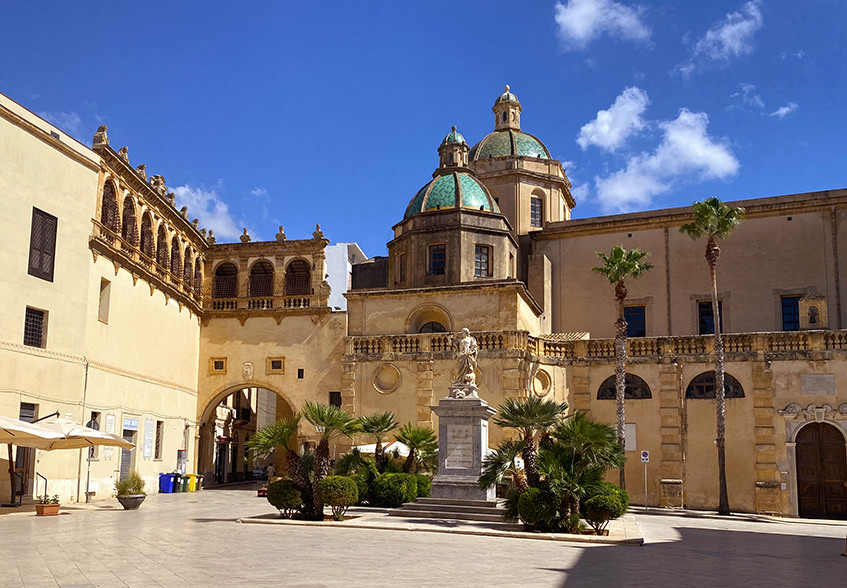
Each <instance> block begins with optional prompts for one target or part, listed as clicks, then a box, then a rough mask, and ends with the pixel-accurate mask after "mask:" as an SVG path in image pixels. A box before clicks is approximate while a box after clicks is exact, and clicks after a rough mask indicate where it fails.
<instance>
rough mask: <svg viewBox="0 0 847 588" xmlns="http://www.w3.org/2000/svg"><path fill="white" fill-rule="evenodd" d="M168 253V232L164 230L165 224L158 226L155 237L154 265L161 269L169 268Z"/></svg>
mask: <svg viewBox="0 0 847 588" xmlns="http://www.w3.org/2000/svg"><path fill="white" fill-rule="evenodd" d="M170 261H171V260H170V253H169V252H168V231H167V229H166V228H165V223H161V224H160V225H159V230H158V232H157V236H156V263H158V264H159V266H160V267H161V268H162V269H167V268H168V267H170Z"/></svg>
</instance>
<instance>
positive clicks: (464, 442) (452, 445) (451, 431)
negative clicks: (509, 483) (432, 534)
mask: <svg viewBox="0 0 847 588" xmlns="http://www.w3.org/2000/svg"><path fill="white" fill-rule="evenodd" d="M457 387H458V388H466V386H457ZM450 388H451V395H450V397H447V398H442V399H441V400H439V401H438V406H431V407H430V408H431V409H432V411H433V412H434V413H435V414H436V415H438V475H437V476H435V477H434V478H433V480H432V497H433V498H452V499H462V500H494V498H495V489H494V488H489V489H487V490H480V488H479V483H478V481H479V476H480V474H481V473H482V459H483V458H484V457H485V455H486V454H487V453H488V419H490V418H491V417H492V416H494V415H495V414H496V413H497V411H496V410H495V409H493V408H491V407H490V406H488V403H487V402H486V401H485V400H483V399H482V398H479V397H478V396H476V394H461V393H460V394H461V396H459V397H457V396H454V392H455V391H454V390H453V388H454V386H451V387H450ZM474 388H476V387H475V386H474Z"/></svg>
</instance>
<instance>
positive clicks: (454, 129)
mask: <svg viewBox="0 0 847 588" xmlns="http://www.w3.org/2000/svg"><path fill="white" fill-rule="evenodd" d="M453 132H454V133H455V132H456V125H453Z"/></svg>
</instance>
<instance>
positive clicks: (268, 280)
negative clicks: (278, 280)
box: [247, 258, 274, 298]
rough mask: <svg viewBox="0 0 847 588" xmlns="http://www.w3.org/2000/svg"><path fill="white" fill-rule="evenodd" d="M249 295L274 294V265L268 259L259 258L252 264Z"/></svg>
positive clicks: (248, 285) (248, 288)
mask: <svg viewBox="0 0 847 588" xmlns="http://www.w3.org/2000/svg"><path fill="white" fill-rule="evenodd" d="M248 275H249V281H248V284H247V296H249V297H251V298H255V297H258V296H273V295H274V266H273V263H271V262H270V261H268V260H267V259H264V258H263V259H258V260H256V261H255V262H253V264H252V265H251V266H250V270H249V274H248Z"/></svg>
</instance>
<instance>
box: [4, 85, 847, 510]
mask: <svg viewBox="0 0 847 588" xmlns="http://www.w3.org/2000/svg"><path fill="white" fill-rule="evenodd" d="M522 110H523V107H522V106H521V104H520V102H518V100H517V97H516V96H515V95H514V94H512V93H511V91H510V90H509V89H508V88H507V90H506V92H505V93H504V94H502V95H501V96H500V97H499V98H498V99H497V100H496V101H495V104H494V107H493V108H492V111H493V113H494V117H495V125H494V130H493V131H492V133H490V134H489V135H487V136H486V137H484V138H482V139H481V140H480V141H479V142H478V143H477V144H476V145H474V146H473V147H471V146H470V145H469V144H468V143H467V142H466V141H465V139H464V137H462V136H461V135H460V134H459V133H458V131H457V130H456V129H455V128H454V129H453V131H452V132H451V133H450V134H449V135H447V136H446V137H445V138H444V141H443V142H442V144H441V146H440V147H439V159H438V161H437V162H436V161H434V162H433V163H434V164H435V163H437V167H436V168H435V172H434V173H433V178H432V180H431V181H430V182H429V183H427V184H426V185H425V186H424V188H422V189H421V190H420V191H419V192H418V193H413V192H412V190H413V189H414V186H416V185H419V184H418V180H416V179H414V178H411V179H410V181H409V186H410V192H409V194H408V196H409V197H410V200H409V201H408V205H407V206H406V208H405V214H404V212H403V211H404V208H403V206H404V205H405V204H406V202H398V204H397V217H396V218H397V222H396V223H395V224H394V226H393V230H394V235H393V238H392V240H391V241H390V242H389V243H388V244H387V247H388V256H387V257H386V258H375V259H371V260H368V261H367V262H365V263H359V262H360V261H361V259H360V256H359V257H356V258H354V256H353V254H350V253H349V252H350V251H353V252H354V253H355V252H356V251H358V252H359V254H360V253H361V252H360V250H358V248H356V247H352V248H351V247H349V246H347V245H346V244H345V246H344V247H339V248H337V250H338V251H342V252H345V251H346V252H348V253H344V254H343V255H346V256H347V257H346V258H345V259H343V260H340V262H339V263H338V264H337V266H335V267H340V268H343V271H344V272H345V275H344V276H328V271H329V270H328V269H327V268H328V267H329V265H328V264H327V260H326V257H327V252H328V245H329V240H328V239H327V238H325V237H324V235H323V233H322V231H321V230H320V227H317V228H316V230H315V232H314V234H313V238H312V239H303V240H287V239H286V238H285V235H284V234H283V232H282V230H281V228H280V233H279V234H278V235H277V237H276V239H275V240H273V241H266V242H254V241H252V240H251V238H250V236H249V235H247V234H246V232H245V234H244V235H243V236H242V238H241V240H240V242H238V243H221V244H218V243H216V241H215V239H214V237H213V236H212V235H210V234H207V233H206V231H204V230H202V229H200V228H199V227H198V225H197V223H196V221H194V222H193V221H191V220H190V219H189V215H188V211H185V210H177V209H176V207H175V206H174V203H173V196H172V194H170V193H169V192H168V190H167V187H166V185H165V181H164V178H161V176H152V177H149V178H148V177H147V174H146V170H145V169H144V168H143V167H142V166H140V167H133V166H132V165H130V163H129V157H128V153H127V152H126V150H119V151H117V152H116V151H114V150H113V148H112V147H111V146H109V140H108V137H107V134H106V133H107V131H106V129H101V131H98V133H97V134H96V135H95V140H94V145H93V148H92V149H88V148H86V147H84V146H82V145H79V144H77V143H76V142H74V141H73V140H72V139H70V138H68V137H66V136H65V135H64V134H63V133H62V132H61V131H60V130H59V129H56V128H55V127H52V126H51V125H49V124H47V123H45V122H44V121H42V120H41V119H39V118H38V117H36V116H34V115H32V114H31V113H29V112H27V111H26V110H25V109H23V108H22V107H20V106H19V105H17V104H15V103H14V102H12V101H11V100H8V99H7V98H5V97H2V96H0V115H1V116H0V159H2V160H3V161H10V162H13V163H14V165H10V166H5V167H3V168H2V169H0V193H2V194H3V197H4V199H5V201H7V208H6V210H7V211H8V213H7V214H6V215H4V216H3V218H2V221H0V222H3V223H4V227H3V231H4V234H5V235H8V236H9V238H8V239H5V240H4V241H2V242H0V252H2V253H3V254H4V255H5V257H6V258H7V259H19V260H21V262H20V263H19V264H17V265H14V264H13V265H12V268H13V269H12V270H11V271H9V272H7V273H6V274H5V275H4V276H3V278H2V280H3V281H2V282H0V285H2V289H3V293H4V299H6V300H7V301H8V303H7V311H6V312H5V313H3V314H0V359H2V361H0V414H3V415H5V416H12V417H18V416H20V415H22V414H23V412H24V409H26V410H30V409H31V407H32V406H36V412H37V414H38V415H43V414H47V413H49V412H52V411H54V410H59V411H60V412H61V413H69V414H71V415H72V417H73V418H75V419H76V420H78V421H80V422H87V421H89V420H91V419H92V417H94V416H95V413H96V419H99V421H97V423H98V424H99V425H100V426H101V428H105V429H107V430H112V431H113V432H116V433H118V434H123V433H124V432H125V433H126V434H127V435H128V436H129V437H131V438H132V439H133V440H134V442H135V443H136V444H137V448H136V449H135V450H134V451H133V452H132V454H131V456H130V457H129V462H128V463H124V467H130V466H131V467H133V468H135V469H138V470H139V471H140V472H141V473H142V475H143V476H144V477H145V478H146V479H147V480H148V481H149V482H155V478H156V475H157V474H158V473H159V472H166V471H171V470H173V468H174V467H175V466H176V456H177V451H179V450H184V451H185V455H186V456H187V461H188V464H187V468H188V469H189V470H190V471H197V472H199V473H202V474H204V475H205V476H206V479H207V483H211V482H227V481H233V480H240V479H245V478H249V473H250V470H251V468H252V467H253V466H255V465H256V464H255V463H254V462H253V461H252V460H251V459H250V458H249V456H247V455H246V453H245V450H244V444H245V442H246V441H247V439H248V438H249V437H250V435H252V434H253V433H254V432H255V430H256V427H257V426H261V423H262V422H267V420H269V419H272V418H282V417H286V416H290V415H292V414H293V413H294V412H295V411H297V410H298V409H300V408H301V407H302V406H303V403H304V402H305V401H307V400H310V401H316V402H323V403H327V402H328V403H333V404H336V405H338V406H341V407H342V408H344V409H346V410H349V411H351V412H352V413H353V414H356V415H361V414H367V413H370V412H374V411H382V410H391V411H393V412H395V413H396V414H397V418H398V420H399V421H400V422H401V423H409V422H411V423H415V424H418V425H421V426H427V427H432V428H433V429H434V430H437V422H436V417H435V416H434V415H433V413H432V411H431V410H430V408H429V407H430V406H432V405H434V404H435V403H436V402H437V401H438V399H439V398H441V397H443V396H445V395H446V394H447V386H448V384H449V383H450V382H451V381H452V379H453V373H452V371H453V370H454V369H455V359H454V351H453V334H454V333H456V332H458V331H460V330H461V329H462V328H464V327H467V328H469V329H470V330H471V331H472V333H473V334H474V336H475V337H476V338H477V340H478V342H479V347H480V351H479V360H478V373H477V380H476V381H477V383H478V385H479V386H480V390H481V395H482V396H483V398H485V399H486V400H487V401H488V402H489V403H490V404H491V405H492V406H497V405H498V404H500V403H501V402H502V401H503V400H504V399H505V398H509V397H514V398H522V397H527V396H529V395H538V396H542V397H544V398H550V399H555V400H557V401H561V400H566V401H567V402H568V404H569V405H570V408H571V410H582V411H587V412H589V413H590V414H591V416H592V417H594V418H596V419H598V420H600V421H603V422H607V423H613V422H614V421H615V407H614V401H613V400H611V399H609V398H608V391H607V386H608V382H607V380H608V378H609V377H610V376H612V375H613V373H614V351H613V343H612V340H611V339H610V337H612V335H613V329H614V319H615V317H616V311H615V307H614V294H613V289H612V287H611V286H610V285H609V284H608V282H607V281H606V280H605V279H603V278H602V277H601V276H598V275H597V274H595V273H592V272H591V268H592V267H594V266H595V265H598V261H599V260H598V258H597V255H596V253H597V252H598V251H604V252H608V251H609V250H610V249H611V248H612V247H613V246H615V245H622V246H623V247H625V248H627V249H631V248H635V247H637V248H640V249H642V250H645V251H647V252H649V254H650V257H649V261H650V262H651V263H652V264H653V266H654V267H653V269H652V270H650V271H649V272H647V273H646V274H645V275H644V276H643V277H642V278H641V279H639V280H632V281H630V282H629V283H628V286H629V297H628V298H627V302H626V304H627V307H628V313H630V314H629V315H628V316H630V319H631V320H630V324H631V326H632V327H633V329H634V330H635V332H633V333H632V335H631V337H630V339H629V343H628V356H629V364H628V368H627V373H628V374H630V378H631V379H632V381H631V385H630V398H628V400H627V426H628V431H627V440H628V441H627V442H628V445H629V446H628V447H627V456H628V463H627V466H626V472H627V486H628V490H629V491H630V494H631V497H632V501H633V503H640V502H642V501H643V500H644V498H643V497H644V492H645V488H644V485H643V484H644V482H643V480H644V465H643V464H642V462H641V460H640V459H639V458H638V456H639V452H641V451H648V452H649V455H650V461H649V463H648V464H647V488H646V495H647V503H648V504H649V505H651V506H654V505H662V506H683V505H684V506H688V507H690V508H703V509H713V508H715V507H716V506H717V478H718V476H717V459H716V451H715V450H714V438H715V410H714V402H713V401H712V400H710V399H709V395H710V393H713V392H714V384H713V383H712V384H711V388H710V387H709V386H710V384H709V373H710V372H711V371H712V369H713V342H712V337H711V336H709V335H708V334H706V333H705V332H704V331H708V329H709V327H710V323H709V320H710V319H709V317H710V311H709V312H707V307H708V304H706V305H703V304H701V302H707V301H708V299H709V293H710V284H709V276H708V271H707V267H706V263H705V260H704V255H703V253H704V251H703V250H704V246H705V243H703V242H692V241H691V240H690V239H689V238H688V237H686V236H684V235H682V234H681V233H680V232H679V226H680V225H681V224H683V223H685V222H688V221H689V220H690V216H689V209H688V208H680V209H670V210H659V211H651V212H641V213H633V214H624V215H617V216H610V217H599V218H590V219H580V220H573V219H572V218H571V209H572V208H573V207H574V205H575V204H576V203H575V202H574V200H573V197H572V196H571V194H570V182H569V181H568V178H567V175H566V173H565V170H563V168H562V165H561V163H560V162H559V161H557V160H555V159H553V158H552V157H551V155H550V153H549V152H548V151H547V149H546V147H545V146H544V145H543V143H541V141H540V140H539V139H538V138H537V137H536V136H535V135H530V134H528V133H526V132H524V131H523V130H522V128H521V124H522V121H521V117H522V114H523V113H522ZM525 120H526V119H525ZM54 135H57V136H54ZM59 187H61V197H59V195H58V194H59V191H58V190H57V188H59ZM695 198H696V196H694V197H692V200H693V199H695ZM5 201H4V202H5ZM737 204H739V205H742V206H744V207H745V208H746V210H747V219H746V220H745V222H744V223H743V224H742V225H741V226H740V227H739V228H738V229H737V231H736V232H735V234H733V236H732V237H731V238H730V239H729V240H727V241H725V242H722V243H721V247H722V256H721V260H720V262H719V265H718V288H719V298H720V300H721V305H722V312H723V319H722V329H723V331H724V332H725V333H726V336H725V349H726V359H727V364H726V366H727V367H726V370H727V374H728V375H729V376H731V378H730V379H729V380H730V383H731V394H730V397H729V398H728V400H727V424H728V427H727V474H728V480H729V482H728V483H729V498H730V505H731V507H732V508H733V510H740V511H748V512H768V513H779V514H783V515H798V514H799V515H812V516H828V517H840V516H842V514H847V496H845V494H844V487H843V486H842V485H841V482H842V481H843V478H844V477H847V450H846V449H845V447H847V442H845V439H847V356H845V353H847V332H845V331H842V330H841V329H842V327H843V326H844V321H845V313H847V305H845V301H847V299H845V288H847V283H845V273H846V272H845V270H842V269H841V266H842V265H843V264H842V263H841V262H842V260H845V256H847V250H845V247H847V235H845V234H844V231H845V229H844V226H845V225H844V222H843V221H844V216H845V213H847V190H833V191H828V192H816V193H810V194H795V195H786V196H778V197H772V198H760V199H752V200H746V201H743V202H740V203H737ZM33 209H37V210H40V211H42V212H45V213H48V214H49V215H50V218H54V219H58V225H57V227H58V228H57V233H56V242H55V243H56V246H55V271H53V273H52V275H51V278H52V279H47V278H46V276H44V275H42V276H41V277H39V276H38V275H32V274H31V273H30V272H28V271H27V264H26V263H25V262H24V261H23V260H24V259H27V257H28V256H29V255H30V253H31V251H30V249H31V245H32V242H33V235H32V223H33V222H34V221H33V220H32V219H33V215H34V214H37V213H34V212H33ZM44 218H47V217H44ZM48 221H49V218H48ZM39 251H40V249H39ZM351 264H354V265H352V272H353V275H352V284H353V287H352V288H351V289H350V290H348V291H347V292H346V294H345V296H346V301H347V305H346V311H344V310H340V308H341V307H340V306H339V305H338V304H334V303H333V304H331V303H330V295H331V294H332V292H331V290H332V289H331V288H330V286H329V283H330V282H332V283H334V284H341V285H344V284H346V283H347V279H348V276H347V275H346V273H347V272H348V268H349V267H350V265H351ZM38 273H39V272H38V271H36V274H38ZM335 294H336V295H337V294H338V292H336V293H335ZM27 309H33V310H35V311H39V312H43V313H46V315H41V316H42V318H44V317H46V325H47V326H46V328H43V329H42V331H41V334H42V335H43V336H44V339H43V340H42V341H41V344H40V345H33V344H32V343H33V340H31V339H29V338H28V339H27V344H23V341H24V339H25V337H31V336H32V333H31V332H28V333H29V334H25V333H24V331H25V328H24V326H25V317H27V318H31V316H37V315H31V311H28V310H27ZM26 324H29V323H26ZM30 326H31V325H30ZM30 331H31V328H30ZM260 399H261V400H260ZM260 413H261V415H263V416H260ZM133 423H135V424H133ZM127 426H128V427H129V428H127ZM133 427H135V428H133ZM508 434H510V433H509V432H508V431H501V430H499V429H498V428H496V427H493V428H492V430H491V435H490V437H491V444H492V445H494V444H496V443H497V442H499V441H500V440H502V439H503V438H504V437H505V436H506V435H508ZM299 437H300V438H299V446H300V447H308V446H309V445H310V444H314V443H315V442H316V441H317V432H316V431H315V430H314V427H311V426H310V425H308V424H306V423H303V424H301V429H300V435H299ZM353 442H355V441H354V440H344V441H341V442H339V443H337V444H336V445H335V447H333V452H334V455H335V456H338V455H340V453H341V452H342V451H343V450H344V449H345V448H346V447H348V446H349V445H350V444H351V443H353ZM815 452H817V453H815ZM20 455H21V456H22V462H21V464H20V465H21V466H22V467H21V469H22V473H24V474H25V476H27V477H28V478H27V482H28V484H29V486H27V487H26V488H25V494H27V493H28V494H29V495H32V494H33V493H34V492H35V488H34V487H33V485H34V481H35V476H34V472H35V471H38V472H39V473H41V474H43V475H45V476H47V477H48V478H49V479H50V483H51V491H52V490H53V489H56V491H59V492H60V493H61V494H62V495H63V497H65V498H66V499H69V500H80V499H84V498H85V495H84V492H85V487H86V486H85V479H86V470H87V466H88V459H87V455H83V454H82V453H81V452H63V453H58V452H57V453H56V454H55V455H54V454H46V453H44V452H39V453H38V454H37V455H38V458H37V459H38V461H37V462H35V461H33V460H31V459H30V462H29V463H23V462H25V461H26V459H23V458H27V456H26V455H24V454H23V453H21V454H20ZM815 455H816V456H817V457H815ZM92 457H93V459H92V461H91V470H90V471H91V475H90V482H89V485H88V487H89V491H90V492H91V491H93V492H94V493H95V494H94V497H95V498H102V497H103V496H108V494H109V490H110V486H111V484H112V483H113V481H114V479H115V477H116V476H117V475H120V470H121V459H120V458H121V452H120V451H117V450H115V451H111V450H106V449H100V450H98V452H96V454H95V455H93V456H92ZM27 459H29V458H27ZM816 460H817V461H816ZM813 462H814V463H813ZM7 467H8V463H6V462H5V461H4V460H3V457H2V456H0V468H2V469H4V470H5V469H7ZM839 476H840V477H841V478H842V479H841V480H840V481H839V480H838V478H839ZM0 480H3V476H0ZM836 482H837V483H836ZM4 484H5V486H4ZM92 489H93V490H92ZM4 492H5V494H4ZM8 493H9V488H8V483H7V482H4V481H0V500H2V499H4V498H7V497H8ZM815 493H817V498H815ZM815 500H817V506H815V504H813V503H814V501H815ZM815 508H818V509H819V510H820V511H821V512H818V513H817V514H816V513H815V512H814V509H815Z"/></svg>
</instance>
